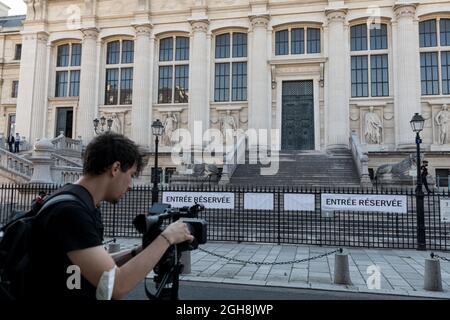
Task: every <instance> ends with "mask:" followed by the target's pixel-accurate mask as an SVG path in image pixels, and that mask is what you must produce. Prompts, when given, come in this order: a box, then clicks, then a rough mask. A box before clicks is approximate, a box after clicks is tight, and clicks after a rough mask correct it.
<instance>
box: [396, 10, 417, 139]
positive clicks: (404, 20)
mask: <svg viewBox="0 0 450 320" xmlns="http://www.w3.org/2000/svg"><path fill="white" fill-rule="evenodd" d="M394 12H395V16H396V22H394V23H393V26H392V28H393V41H392V43H393V44H394V48H393V49H394V50H393V51H394V54H393V56H394V57H393V60H394V62H393V66H394V96H395V100H394V103H395V105H394V109H395V113H394V114H395V136H396V146H397V147H399V148H405V147H406V148H408V147H414V146H415V136H414V134H413V132H412V131H411V125H410V123H409V121H410V120H411V118H412V117H413V115H414V113H415V112H418V113H421V107H420V95H421V93H420V55H419V28H418V23H417V21H415V18H414V16H415V12H416V5H415V4H398V5H395V6H394Z"/></svg>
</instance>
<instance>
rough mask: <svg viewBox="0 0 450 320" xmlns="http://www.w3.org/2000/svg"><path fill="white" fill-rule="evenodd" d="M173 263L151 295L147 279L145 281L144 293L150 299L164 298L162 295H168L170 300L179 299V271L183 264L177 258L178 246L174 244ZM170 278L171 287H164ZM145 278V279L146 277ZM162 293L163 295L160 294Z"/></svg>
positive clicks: (181, 269)
mask: <svg viewBox="0 0 450 320" xmlns="http://www.w3.org/2000/svg"><path fill="white" fill-rule="evenodd" d="M174 259H175V261H174V264H173V265H172V267H171V268H170V270H169V271H168V272H166V273H165V274H164V276H163V278H162V280H161V283H160V284H159V287H158V290H157V291H156V293H155V294H154V295H153V294H152V293H151V292H150V290H148V288H147V281H146V282H145V294H146V295H147V298H148V299H150V300H165V299H164V297H170V300H171V301H177V300H179V296H178V290H179V287H180V273H181V272H182V271H183V265H182V264H181V263H180V259H178V246H177V245H175V246H174ZM170 279H172V287H171V288H165V286H166V284H167V282H168V281H169V280H170ZM146 280H147V279H146ZM163 293H164V295H163V297H161V295H162V294H163Z"/></svg>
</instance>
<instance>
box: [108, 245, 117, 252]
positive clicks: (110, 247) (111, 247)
mask: <svg viewBox="0 0 450 320" xmlns="http://www.w3.org/2000/svg"><path fill="white" fill-rule="evenodd" d="M119 251H120V243H110V244H109V245H108V252H109V253H116V252H119Z"/></svg>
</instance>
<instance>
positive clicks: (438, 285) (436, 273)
mask: <svg viewBox="0 0 450 320" xmlns="http://www.w3.org/2000/svg"><path fill="white" fill-rule="evenodd" d="M423 288H424V289H425V290H427V291H442V277H441V263H440V261H439V260H438V259H435V258H432V259H425V275H424V284H423Z"/></svg>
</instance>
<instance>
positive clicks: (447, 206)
mask: <svg viewBox="0 0 450 320" xmlns="http://www.w3.org/2000/svg"><path fill="white" fill-rule="evenodd" d="M441 221H442V222H447V223H450V199H441Z"/></svg>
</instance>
